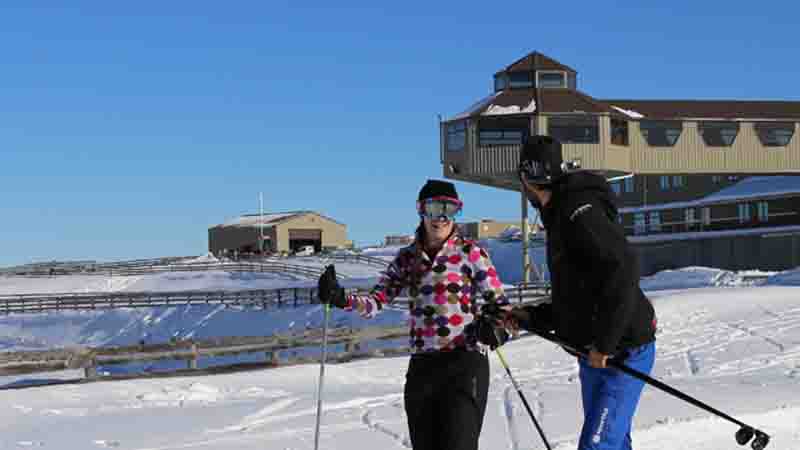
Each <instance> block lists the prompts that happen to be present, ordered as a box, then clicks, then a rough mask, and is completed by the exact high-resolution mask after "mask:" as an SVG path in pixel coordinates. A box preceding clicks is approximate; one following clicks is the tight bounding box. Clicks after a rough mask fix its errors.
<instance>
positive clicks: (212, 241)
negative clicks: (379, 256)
mask: <svg viewBox="0 0 800 450" xmlns="http://www.w3.org/2000/svg"><path fill="white" fill-rule="evenodd" d="M289 230H320V231H321V232H322V247H323V248H325V247H337V248H338V247H348V246H352V242H350V241H348V240H347V226H346V225H342V224H339V223H337V222H334V221H332V220H330V219H327V218H325V217H322V216H319V215H317V214H312V213H309V214H303V215H301V216H298V217H296V218H294V219H290V220H287V221H285V222H280V223H277V224H274V225H272V226H270V227H266V228H265V229H264V235H265V236H267V237H269V238H270V243H271V247H272V248H271V250H272V251H273V252H288V251H290V250H291V249H290V248H289ZM258 236H259V228H258V227H256V226H247V227H240V226H227V227H212V228H209V229H208V250H209V251H210V252H213V253H214V254H217V253H219V252H221V251H222V250H223V249H228V250H229V251H233V250H235V249H241V248H243V247H246V246H252V247H253V248H254V249H255V248H257V245H258V244H257V242H258Z"/></svg>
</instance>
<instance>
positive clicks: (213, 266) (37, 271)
mask: <svg viewBox="0 0 800 450" xmlns="http://www.w3.org/2000/svg"><path fill="white" fill-rule="evenodd" d="M212 270H218V271H224V272H268V273H288V274H291V275H300V276H303V277H308V278H316V277H318V276H319V275H320V274H321V273H322V269H321V268H314V267H311V266H302V265H297V264H287V263H283V262H271V261H270V262H262V263H191V264H170V265H147V264H142V265H137V264H128V265H98V266H91V267H69V268H48V269H43V268H38V267H37V268H24V269H19V268H18V269H16V270H13V271H6V272H3V273H2V274H3V275H6V276H29V277H50V276H63V275H106V276H115V275H116V276H129V275H148V274H155V273H164V272H207V271H212Z"/></svg>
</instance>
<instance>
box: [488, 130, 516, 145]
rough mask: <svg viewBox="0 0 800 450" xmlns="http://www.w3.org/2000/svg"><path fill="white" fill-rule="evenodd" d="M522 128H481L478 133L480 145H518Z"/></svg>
mask: <svg viewBox="0 0 800 450" xmlns="http://www.w3.org/2000/svg"><path fill="white" fill-rule="evenodd" d="M523 133H524V131H522V130H481V131H480V133H478V139H479V141H480V145H520V144H522V135H523Z"/></svg>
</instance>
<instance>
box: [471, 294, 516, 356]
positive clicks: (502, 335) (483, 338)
mask: <svg viewBox="0 0 800 450" xmlns="http://www.w3.org/2000/svg"><path fill="white" fill-rule="evenodd" d="M507 316H508V312H507V311H505V310H503V309H501V308H500V307H499V306H498V305H497V304H495V303H487V304H484V305H483V306H481V314H480V316H478V340H479V341H480V342H481V343H482V344H484V345H488V346H489V348H491V349H492V350H494V349H496V348H497V347H500V346H501V345H503V344H505V343H506V342H508V339H509V334H508V331H506V328H505V322H506V317H507Z"/></svg>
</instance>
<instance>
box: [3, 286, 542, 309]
mask: <svg viewBox="0 0 800 450" xmlns="http://www.w3.org/2000/svg"><path fill="white" fill-rule="evenodd" d="M371 287H372V286H369V285H362V286H352V287H350V288H348V289H347V291H348V293H353V292H361V293H366V291H367V290H368V289H370V288H371ZM549 292H550V291H549V286H548V285H546V284H541V283H529V284H520V285H517V286H515V287H513V288H509V289H506V295H507V297H508V298H509V300H510V301H511V302H512V303H522V302H525V301H528V300H531V299H535V298H540V297H542V296H545V295H549ZM406 301H407V300H406V299H402V298H401V299H398V301H397V303H400V304H402V303H404V302H406ZM315 303H318V300H317V295H316V288H313V287H296V288H276V289H248V290H237V291H220V290H217V291H175V292H93V293H73V292H71V293H55V294H14V295H0V314H15V313H40V312H49V311H68V310H98V309H114V308H152V307H157V306H189V305H227V306H241V307H253V308H261V309H268V308H276V307H277V308H282V307H299V306H303V305H310V304H315Z"/></svg>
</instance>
